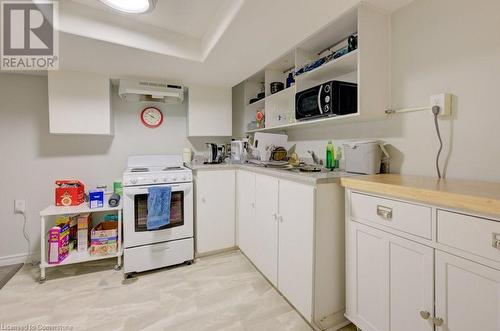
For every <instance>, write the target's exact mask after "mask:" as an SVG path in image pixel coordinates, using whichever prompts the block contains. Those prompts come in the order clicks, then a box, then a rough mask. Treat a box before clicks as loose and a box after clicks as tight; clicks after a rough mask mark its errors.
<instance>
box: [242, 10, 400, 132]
mask: <svg viewBox="0 0 500 331" xmlns="http://www.w3.org/2000/svg"><path fill="white" fill-rule="evenodd" d="M354 34H357V48H356V49H354V50H352V51H351V52H349V53H347V54H345V55H343V56H341V57H339V58H337V59H334V60H332V61H330V62H327V63H325V64H323V65H322V66H319V67H317V68H315V69H313V70H311V71H308V72H305V73H303V74H301V75H298V76H296V77H295V85H294V86H293V88H292V89H285V90H283V91H280V92H279V93H276V94H274V95H271V94H270V84H271V83H272V82H276V81H280V82H282V83H285V82H286V79H287V76H288V74H289V73H290V72H291V71H295V72H296V71H298V70H300V69H301V68H303V67H304V66H305V65H309V64H311V63H313V62H315V61H317V60H318V59H320V58H321V57H324V56H325V55H326V54H327V53H328V52H329V50H332V51H334V50H338V49H339V48H342V47H345V46H346V44H347V41H346V38H348V37H349V36H351V35H354ZM389 37H390V18H389V16H388V15H387V13H385V12H383V11H380V10H377V9H376V8H374V7H372V6H368V5H365V4H363V3H361V4H358V5H356V6H354V7H353V8H351V9H350V10H348V11H346V12H344V13H343V14H341V15H340V16H338V17H337V18H335V20H333V21H332V22H331V23H330V24H328V25H327V26H325V27H324V28H322V29H321V30H319V31H318V32H316V33H314V34H313V35H311V36H310V37H309V38H307V39H305V40H303V41H302V42H300V43H299V44H298V45H295V47H294V48H292V49H290V50H289V51H288V52H286V53H285V54H283V55H282V56H281V57H279V58H277V59H276V60H274V61H273V62H271V63H269V64H268V65H267V66H265V67H264V68H262V69H261V70H260V71H258V72H256V73H255V74H253V75H252V76H250V77H249V78H248V79H246V80H245V81H244V82H242V83H241V84H238V85H237V86H235V87H234V88H233V97H234V99H233V118H236V120H235V121H234V122H233V125H235V128H234V130H233V131H234V133H235V136H237V135H245V134H246V133H254V132H266V131H267V132H271V131H280V130H281V131H283V130H289V129H296V128H305V127H313V126H325V125H327V126H328V125H330V126H332V125H335V124H336V123H344V122H345V121H346V120H350V121H360V120H369V119H376V118H381V117H384V116H385V113H384V110H385V109H387V107H388V106H389V103H390V102H389V95H390V93H389V92H390V89H389V72H390V70H389V69H390V66H389V65H390V63H389V58H390V40H389ZM329 80H340V81H347V82H351V83H356V84H358V109H357V112H356V113H355V114H351V115H346V116H337V117H331V118H322V119H316V120H309V121H301V122H295V118H294V116H295V94H296V93H297V92H300V91H303V90H305V89H308V88H310V87H313V86H316V85H318V84H321V83H323V82H326V81H329ZM259 92H265V98H264V99H263V101H259V104H257V105H254V104H252V105H248V102H249V100H250V99H251V98H255V96H256V95H257V94H258V93H259ZM235 105H236V106H235ZM257 106H258V108H257ZM256 109H264V112H265V125H266V128H262V129H254V130H247V127H248V124H249V123H251V122H252V121H255V112H256ZM287 122H294V123H289V124H282V123H287Z"/></svg>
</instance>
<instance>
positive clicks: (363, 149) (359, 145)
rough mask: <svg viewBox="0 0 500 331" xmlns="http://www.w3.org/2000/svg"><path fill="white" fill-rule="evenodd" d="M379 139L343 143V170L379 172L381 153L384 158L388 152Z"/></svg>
mask: <svg viewBox="0 0 500 331" xmlns="http://www.w3.org/2000/svg"><path fill="white" fill-rule="evenodd" d="M384 145H385V143H384V142H382V141H380V140H361V141H353V142H347V143H344V144H343V147H344V157H345V171H347V172H352V173H357V174H367V175H373V174H378V173H380V164H381V161H382V153H383V154H384V156H385V157H386V158H389V154H388V153H387V150H386V149H385V147H384Z"/></svg>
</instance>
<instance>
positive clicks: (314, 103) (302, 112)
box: [295, 85, 322, 120]
mask: <svg viewBox="0 0 500 331" xmlns="http://www.w3.org/2000/svg"><path fill="white" fill-rule="evenodd" d="M321 89H322V85H319V86H316V87H313V88H310V89H308V90H305V91H302V92H299V93H297V94H296V95H295V118H296V119H297V120H301V119H306V118H314V117H318V116H321V115H322V109H321V100H319V97H320V95H321Z"/></svg>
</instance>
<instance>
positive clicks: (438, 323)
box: [432, 317, 444, 326]
mask: <svg viewBox="0 0 500 331" xmlns="http://www.w3.org/2000/svg"><path fill="white" fill-rule="evenodd" d="M432 323H434V325H435V326H441V325H443V323H444V321H443V319H442V318H441V317H434V318H433V319H432Z"/></svg>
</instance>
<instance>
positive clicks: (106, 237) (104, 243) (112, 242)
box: [90, 222, 118, 255]
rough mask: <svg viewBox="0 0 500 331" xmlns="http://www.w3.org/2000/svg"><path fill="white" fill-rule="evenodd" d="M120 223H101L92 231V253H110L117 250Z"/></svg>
mask: <svg viewBox="0 0 500 331" xmlns="http://www.w3.org/2000/svg"><path fill="white" fill-rule="evenodd" d="M117 240H118V223H117V222H102V223H99V224H98V225H97V226H96V227H95V228H93V229H92V231H91V233H90V254H91V255H110V254H115V253H116V252H117Z"/></svg>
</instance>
